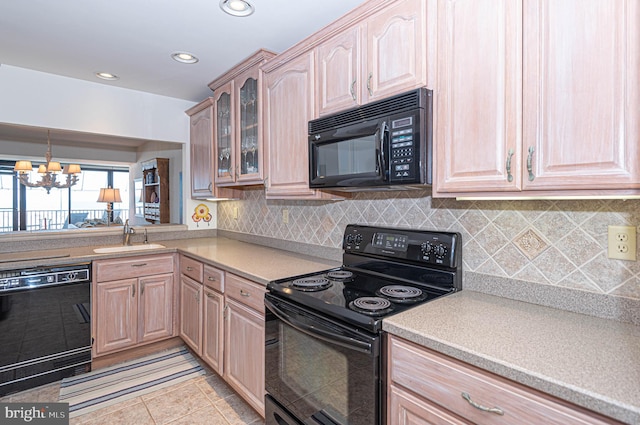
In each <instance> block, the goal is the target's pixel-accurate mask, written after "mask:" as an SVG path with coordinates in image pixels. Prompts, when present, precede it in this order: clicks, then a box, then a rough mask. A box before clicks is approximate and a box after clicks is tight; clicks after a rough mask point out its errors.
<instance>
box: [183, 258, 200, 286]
mask: <svg viewBox="0 0 640 425" xmlns="http://www.w3.org/2000/svg"><path fill="white" fill-rule="evenodd" d="M203 269H204V265H203V264H202V263H201V262H200V261H198V260H194V259H193V258H189V257H185V256H184V255H181V256H180V273H182V274H183V275H185V276H189V277H190V278H191V279H193V280H195V281H196V282H199V283H202V274H203Z"/></svg>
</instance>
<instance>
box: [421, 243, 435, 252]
mask: <svg viewBox="0 0 640 425" xmlns="http://www.w3.org/2000/svg"><path fill="white" fill-rule="evenodd" d="M432 248H433V247H432V245H431V242H425V243H423V244H422V246H421V247H420V249H421V250H422V255H429V253H430V252H431V249H432Z"/></svg>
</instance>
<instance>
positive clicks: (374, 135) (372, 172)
mask: <svg viewBox="0 0 640 425" xmlns="http://www.w3.org/2000/svg"><path fill="white" fill-rule="evenodd" d="M432 98H433V93H432V91H431V90H427V89H426V88H420V89H417V90H413V91H410V92H407V93H403V94H400V95H396V96H393V97H390V98H387V99H383V100H379V101H376V102H372V103H369V104H367V105H364V106H360V107H357V108H353V109H349V110H347V111H343V112H339V113H336V114H333V115H329V116H325V117H322V118H318V119H316V120H313V121H309V187H310V188H314V189H331V190H351V191H355V190H362V189H366V188H370V189H385V188H386V189H400V188H401V187H400V186H413V185H430V184H431V182H432V176H431V174H432V172H431V164H432V158H431V157H432V144H431V133H432V123H431V121H432V116H433V110H432V108H433V106H432V105H433V101H432Z"/></svg>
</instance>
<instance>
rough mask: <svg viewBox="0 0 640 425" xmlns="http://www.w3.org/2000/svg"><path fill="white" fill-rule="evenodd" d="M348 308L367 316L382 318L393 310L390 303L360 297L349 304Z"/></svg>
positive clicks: (373, 298)
mask: <svg viewBox="0 0 640 425" xmlns="http://www.w3.org/2000/svg"><path fill="white" fill-rule="evenodd" d="M349 308H350V309H352V310H354V311H357V312H359V313H363V314H368V315H369V316H382V315H384V314H388V313H389V312H390V311H392V310H393V307H392V306H391V302H390V301H389V300H387V299H384V298H380V297H360V298H356V299H355V300H353V301H351V302H350V303H349Z"/></svg>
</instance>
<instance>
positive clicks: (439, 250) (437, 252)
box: [436, 244, 447, 258]
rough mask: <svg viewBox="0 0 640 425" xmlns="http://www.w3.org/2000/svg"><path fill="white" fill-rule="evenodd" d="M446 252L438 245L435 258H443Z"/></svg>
mask: <svg viewBox="0 0 640 425" xmlns="http://www.w3.org/2000/svg"><path fill="white" fill-rule="evenodd" d="M446 252H447V250H446V248H445V247H444V246H443V245H442V244H440V245H438V246H437V247H436V257H440V258H442V257H444V255H445V253H446Z"/></svg>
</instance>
